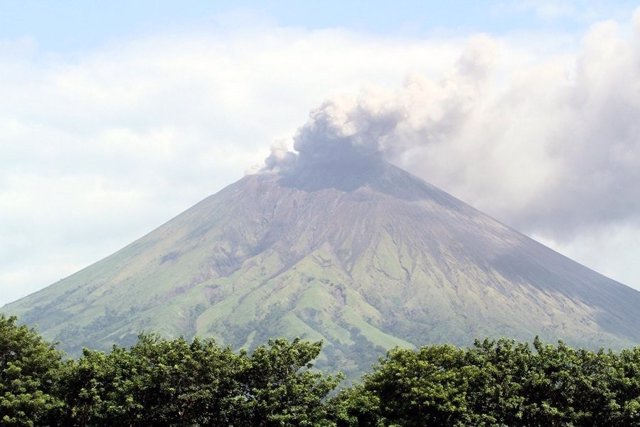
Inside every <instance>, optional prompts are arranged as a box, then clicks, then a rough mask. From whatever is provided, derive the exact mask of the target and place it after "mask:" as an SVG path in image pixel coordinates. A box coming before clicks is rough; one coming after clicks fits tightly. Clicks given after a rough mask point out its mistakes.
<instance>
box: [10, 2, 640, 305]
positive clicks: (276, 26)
mask: <svg viewBox="0 0 640 427" xmlns="http://www.w3.org/2000/svg"><path fill="white" fill-rule="evenodd" d="M635 7H636V6H635V5H634V4H633V3H632V2H624V1H619V2H611V1H608V2H604V1H602V2H598V1H589V2H587V1H556V2H551V1H544V0H542V1H525V0H520V1H518V0H514V1H494V2H472V1H455V0H454V1H449V2H446V3H442V2H435V1H433V2H432V1H395V2H375V1H366V2H365V1H352V2H342V1H340V2H338V1H322V2H320V1H309V2H295V1H263V2H256V1H235V2H224V1H218V2H210V1H182V2H169V1H135V2H124V1H111V2H103V1H84V2H70V1H68V2H65V1H57V2H50V1H28V0H27V1H10V0H0V305H3V304H5V303H8V302H10V301H13V300H16V299H18V298H20V297H22V296H25V295H27V294H29V293H31V292H34V291H36V290H38V289H40V288H43V287H45V286H47V285H50V284H52V283H54V282H56V281H57V280H60V279H62V278H64V277H66V276H68V275H69V274H72V273H74V272H75V271H78V270H79V269H81V268H83V267H86V266H88V265H90V264H91V263H93V262H95V261H97V260H99V259H101V258H103V257H105V256H107V255H109V254H111V253H113V252H115V251H116V250H118V249H120V248H121V247H123V246H125V245H126V244H128V243H130V242H132V241H133V240H135V239H137V238H139V237H141V236H142V235H144V234H146V233H147V232H149V231H151V230H152V229H154V228H155V227H157V226H159V225H161V224H162V223H164V222H165V221H167V220H169V219H170V218H172V217H173V216H175V215H177V214H179V213H180V212H182V211H184V210H185V209H187V208H188V207H190V206H192V205H193V204H195V203H196V202H198V201H199V200H201V199H203V198H205V197H207V196H208V195H210V194H213V193H215V192H217V191H218V190H220V189H222V188H223V187H224V186H226V185H228V184H230V183H232V182H234V181H235V180H237V179H239V178H241V177H242V176H243V175H244V174H246V173H255V172H256V171H258V170H260V168H261V167H263V165H264V160H265V158H267V157H269V158H271V159H274V158H276V159H280V158H282V155H283V153H286V152H287V151H290V150H293V149H294V141H295V140H296V137H297V138H298V140H300V135H301V134H302V133H303V132H304V130H305V129H308V128H309V126H310V124H313V123H317V122H322V123H329V124H330V125H331V128H332V129H336V130H337V131H338V132H341V133H342V134H345V135H347V134H348V135H349V137H350V138H351V137H353V138H355V139H354V140H356V141H361V144H363V145H367V144H371V145H370V146H371V147H373V148H372V149H375V150H377V151H379V152H380V153H382V154H383V155H384V156H385V157H386V158H387V159H388V160H389V161H391V162H393V163H394V164H396V165H398V166H401V167H403V168H405V169H407V170H409V171H410V172H412V173H414V174H416V175H418V176H420V177H421V178H423V179H425V180H426V181H428V182H430V183H432V184H434V185H437V186H439V187H440V188H442V189H444V190H445V191H448V192H450V193H451V194H453V195H455V196H456V197H458V198H460V199H462V200H464V201H466V202H467V203H470V204H471V205H473V206H475V207H476V208H478V209H480V210H482V211H484V212H485V213H488V214H489V215H491V216H493V217H495V218H497V219H498V220H500V221H502V222H504V223H506V224H507V225H510V226H512V227H514V228H516V229H518V230H520V231H521V232H524V233H525V234H527V235H529V236H532V237H534V238H536V239H538V240H540V241H541V242H543V243H545V244H547V245H549V246H551V247H552V248H554V249H556V250H558V251H559V252H561V253H563V254H564V255H567V256H569V257H571V258H573V259H575V260H577V261H579V262H581V263H583V264H585V265H587V266H588V267H590V268H592V269H595V270H596V271H598V272H601V273H603V274H605V275H608V276H609V277H611V278H613V279H615V280H618V281H621V282H622V283H625V284H627V285H629V286H632V287H635V288H638V289H640V262H638V261H639V260H640V185H639V184H640V120H638V119H639V118H640V10H636V9H635ZM381 124H384V126H381ZM367 146H369V145H367ZM274 156H275V157H274Z"/></svg>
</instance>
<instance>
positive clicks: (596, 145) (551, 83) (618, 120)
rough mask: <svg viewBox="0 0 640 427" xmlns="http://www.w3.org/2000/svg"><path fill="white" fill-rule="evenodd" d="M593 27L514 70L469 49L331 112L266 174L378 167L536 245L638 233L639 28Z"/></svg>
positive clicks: (494, 50)
mask: <svg viewBox="0 0 640 427" xmlns="http://www.w3.org/2000/svg"><path fill="white" fill-rule="evenodd" d="M633 29H634V31H633V32H632V33H631V35H625V32H623V31H621V30H620V29H618V28H617V26H616V24H614V23H611V22H608V23H604V24H599V25H597V26H594V27H593V28H592V29H591V30H590V32H589V33H588V34H587V36H586V37H585V38H584V40H583V43H582V46H581V48H580V50H579V51H578V52H577V53H576V54H574V55H573V56H570V57H567V56H558V57H552V58H548V57H545V58H543V59H538V60H536V59H535V58H534V59H532V60H530V61H528V62H525V63H524V65H523V64H522V63H519V64H517V66H514V65H513V64H511V63H510V62H509V54H510V51H511V50H510V49H511V48H510V47H509V46H506V45H504V44H501V43H500V42H499V41H497V40H494V39H491V38H490V37H486V36H482V37H476V38H473V39H472V40H470V41H469V44H468V47H467V49H466V50H465V51H464V52H463V53H462V54H461V56H460V58H459V60H458V62H457V64H456V66H455V67H454V68H453V69H452V70H451V71H450V72H449V73H448V74H446V75H444V76H442V77H441V78H440V79H437V80H434V79H429V78H426V77H415V76H414V77H412V78H410V79H408V80H407V82H406V84H405V85H404V87H403V88H401V89H400V90H397V91H384V90H382V89H381V90H378V91H369V92H366V93H362V94H361V95H360V96H359V97H357V98H355V99H340V100H333V101H327V102H325V103H324V104H323V105H321V106H320V107H319V108H318V109H317V110H315V111H313V112H312V113H311V115H310V118H309V120H308V122H307V123H306V124H305V125H303V126H302V127H301V128H300V129H299V130H298V132H297V134H296V135H295V137H294V141H293V149H294V150H295V153H293V152H284V153H283V152H281V151H280V152H274V153H273V154H272V155H271V156H270V157H269V159H268V160H267V164H266V169H268V170H277V169H280V170H282V169H285V168H291V167H297V166H301V165H309V164H315V165H323V164H325V165H328V164H332V165H335V164H341V163H345V164H346V163H349V162H353V161H355V160H356V159H362V158H367V157H371V158H382V159H385V160H388V161H391V162H393V163H395V164H397V165H398V166H400V167H403V168H405V169H408V170H409V171H411V172H412V173H414V174H416V175H418V176H420V177H422V178H424V179H425V180H426V181H429V182H431V183H433V184H435V185H437V186H439V187H441V188H443V189H445V190H447V191H449V192H451V193H453V194H454V195H456V196H457V197H460V198H461V199H463V200H465V201H467V202H469V203H471V204H473V205H475V206H476V207H478V208H480V209H482V210H484V211H486V212H488V213H490V214H492V215H494V216H496V217H498V218H499V219H501V220H503V221H505V222H507V223H509V224H510V225H513V226H515V227H517V228H519V229H522V230H523V231H526V232H529V233H542V234H544V235H547V236H551V237H553V238H560V239H562V238H570V237H571V236H573V235H574V234H575V233H577V232H581V231H584V230H585V229H586V228H594V227H595V228H598V227H606V226H608V225H610V224H614V223H625V224H640V66H638V64H640V19H639V18H638V16H636V17H635V18H634V23H633Z"/></svg>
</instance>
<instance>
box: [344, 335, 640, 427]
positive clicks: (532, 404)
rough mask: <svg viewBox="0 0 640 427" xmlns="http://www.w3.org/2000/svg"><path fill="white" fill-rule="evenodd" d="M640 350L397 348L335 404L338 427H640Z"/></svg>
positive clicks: (508, 344)
mask: <svg viewBox="0 0 640 427" xmlns="http://www.w3.org/2000/svg"><path fill="white" fill-rule="evenodd" d="M639 403H640V348H634V349H630V350H624V351H622V352H621V353H613V352H605V351H599V352H597V353H596V352H591V351H587V350H582V349H580V350H575V349H572V348H570V347H567V346H566V345H564V344H563V343H561V342H560V343H559V344H558V345H557V346H553V345H548V344H543V343H542V342H541V341H540V340H538V339H537V338H536V340H535V341H534V344H533V348H532V347H531V346H529V345H528V344H526V343H517V342H515V341H512V340H506V339H501V340H498V341H489V340H485V341H476V343H475V345H474V347H472V348H470V349H467V350H461V349H458V348H455V347H452V346H447V345H436V346H429V347H423V348H422V349H420V350H419V351H413V350H400V349H396V350H393V351H391V352H389V353H388V355H387V357H386V358H385V359H383V360H381V362H380V363H379V364H378V365H377V366H376V367H374V369H373V372H371V373H370V374H367V375H365V376H364V378H363V381H362V384H360V385H358V386H357V387H355V388H352V389H348V390H345V391H343V392H341V393H340V394H339V395H338V396H337V397H336V398H335V399H334V402H333V406H334V407H335V408H337V409H336V411H335V412H334V414H333V416H334V420H335V421H336V423H337V424H338V425H353V426H355V425H366V426H378V425H385V426H386V425H402V426H418V425H460V426H462V425H487V426H489V425H491V426H565V425H574V426H594V425H603V426H604V425H606V426H628V425H640V404H639Z"/></svg>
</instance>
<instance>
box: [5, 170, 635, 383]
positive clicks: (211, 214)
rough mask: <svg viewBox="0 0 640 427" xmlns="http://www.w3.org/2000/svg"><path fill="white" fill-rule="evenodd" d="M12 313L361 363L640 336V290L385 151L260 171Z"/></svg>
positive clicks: (91, 339)
mask: <svg viewBox="0 0 640 427" xmlns="http://www.w3.org/2000/svg"><path fill="white" fill-rule="evenodd" d="M2 311H3V312H6V313H10V314H17V315H19V316H20V318H21V320H22V321H24V322H26V323H29V324H32V325H37V327H38V329H39V330H40V332H41V333H42V334H43V335H44V336H45V337H47V338H49V339H53V340H56V341H59V342H60V344H61V346H62V347H63V348H64V349H66V350H67V351H69V352H70V353H72V354H75V353H77V352H78V351H79V350H80V349H81V348H82V347H83V346H87V347H93V348H108V347H109V346H110V345H111V344H113V343H119V344H127V343H129V342H132V341H133V340H135V337H136V335H137V334H138V333H139V332H140V331H143V330H144V331H156V332H159V333H161V334H163V335H165V336H168V337H176V336H180V335H182V336H185V337H192V336H195V335H198V336H207V337H215V338H216V339H218V340H219V341H221V342H223V343H225V344H229V345H231V346H232V347H234V348H240V347H244V348H252V347H253V346H255V345H257V344H260V343H263V342H265V341H266V340H267V339H268V338H271V337H280V336H286V337H290V338H293V337H302V338H305V339H309V340H323V341H324V345H325V348H324V351H323V354H322V356H321V360H320V361H319V366H323V365H324V366H329V367H332V368H333V369H340V370H343V371H347V372H348V373H349V372H351V373H356V372H360V371H362V370H364V369H367V368H368V366H369V364H370V363H371V362H373V361H375V360H376V358H377V357H378V356H380V355H382V354H383V352H384V351H385V350H386V349H389V348H391V347H394V346H407V347H410V346H419V345H423V344H428V343H443V342H449V343H454V344H460V345H466V344H470V343H472V342H473V340H474V339H475V338H484V337H503V336H506V337H513V338H518V339H526V340H531V339H532V338H533V337H534V336H535V335H539V336H541V337H542V338H544V339H547V340H557V339H562V340H564V341H566V342H568V343H570V344H574V345H581V346H587V347H600V346H605V347H621V346H627V345H631V344H638V343H640V292H637V291H635V290H633V289H631V288H628V287H626V286H624V285H622V284H620V283H617V282H615V281H613V280H610V279H608V278H606V277H604V276H602V275H600V274H598V273H596V272H594V271H591V270H589V269H588V268H586V267H584V266H582V265H580V264H577V263H575V262H573V261H571V260H570V259H568V258H566V257H564V256H562V255H560V254H558V253H556V252H554V251H552V250H551V249H549V248H547V247H545V246H543V245H541V244H539V243H537V242H535V241H533V240H531V239H529V238H527V237H525V236H523V235H522V234H519V233H518V232H516V231H514V230H512V229H510V228H508V227H506V226H505V225H503V224H500V223H499V222H497V221H495V220H493V219H492V218H490V217H488V216H486V215H484V214H483V213H481V212H479V211H477V210H475V209H473V208H472V207H470V206H468V205H466V204H465V203H463V202H461V201H460V200H457V199H456V198H454V197H452V196H450V195H449V194H447V193H445V192H443V191H441V190H439V189H437V188H435V187H433V186H431V185H429V184H427V183H425V182H423V181H421V180H419V179H418V178H416V177H414V176H412V175H410V174H408V173H406V172H404V171H402V170H400V169H398V168H396V167H394V166H392V165H390V164H388V163H385V162H383V161H382V160H379V159H377V158H371V159H365V160H362V161H361V162H355V163H353V162H351V163H349V164H331V165H329V164H327V165H300V166H299V167H297V168H294V169H292V170H290V171H288V172H286V173H280V174H275V173H273V174H267V173H264V174H257V175H251V176H247V177H245V178H243V179H241V180H240V181H238V182H236V183H234V184H232V185H230V186H228V187H227V188H225V189H223V190H222V191H220V192H219V193H217V194H215V195H213V196H210V197H209V198H207V199H205V200H203V201H202V202H200V203H198V204H197V205H196V206H194V207H192V208H191V209H189V210H187V211H186V212H184V213H182V214H180V215H179V216H177V217H176V218H174V219H172V220H171V221H169V222H167V223H166V224H164V225H163V226H161V227H159V228H158V229H156V230H154V231H152V232H151V233H149V234H148V235H146V236H144V237H142V238H141V239H139V240H137V241H135V242H133V243H132V244H130V245H129V246H127V247H125V248H124V249H122V250H120V251H118V252H116V253H114V254H113V255H111V256H109V257H107V258H105V259H103V260H101V261H99V262H97V263H95V264H93V265H91V266H89V267H87V268H85V269H84V270H82V271H79V272H78V273H76V274H74V275H72V276H70V277H68V278H66V279H64V280H61V281H60V282H58V283H55V284H53V285H51V286H49V287H48V288H45V289H43V290H41V291H40V292H37V293H35V294H33V295H30V296H28V297H26V298H23V299H22V300H20V301H17V302H15V303H13V304H9V305H7V306H5V307H4V308H3V309H2Z"/></svg>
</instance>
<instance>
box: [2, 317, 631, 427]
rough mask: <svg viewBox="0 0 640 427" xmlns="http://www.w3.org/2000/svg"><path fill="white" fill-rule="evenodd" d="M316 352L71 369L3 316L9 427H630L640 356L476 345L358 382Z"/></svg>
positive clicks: (165, 352) (202, 355)
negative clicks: (322, 362)
mask: <svg viewBox="0 0 640 427" xmlns="http://www.w3.org/2000/svg"><path fill="white" fill-rule="evenodd" d="M321 349H322V344H321V343H320V342H306V341H302V340H299V339H295V340H292V341H288V340H284V339H274V340H271V341H269V343H268V344H265V345H262V346H260V347H257V348H256V349H254V350H253V351H251V352H247V351H244V350H238V351H234V350H233V349H231V348H229V347H226V346H223V345H220V344H218V343H216V342H215V341H214V340H211V339H194V340H193V341H191V342H188V341H186V340H184V339H180V338H178V339H164V338H161V337H159V336H157V335H153V334H145V335H141V336H140V337H139V339H138V341H137V343H135V344H134V345H133V346H131V347H130V348H123V347H118V346H115V347H113V349H112V350H111V351H110V352H108V353H105V352H101V351H95V350H89V349H85V350H84V352H83V354H82V355H81V356H80V357H78V358H75V359H70V358H67V357H65V356H64V354H62V353H61V352H60V351H58V350H57V349H56V347H55V345H54V344H53V343H50V342H47V341H46V340H44V339H43V338H42V337H41V336H40V335H39V334H38V333H37V332H35V331H34V330H33V329H30V328H28V327H27V326H24V325H20V324H19V322H18V320H17V319H16V318H15V317H6V316H2V315H0V424H1V425H6V426H14V425H15V426H43V425H44V426H46V425H52V426H58V425H64V426H111V425H122V426H149V425H155V426H174V425H175V426H199V425H202V426H208V425H214V426H393V425H395V426H428V425H438V426H440V425H446V426H468V425H475V426H560V425H562V426H565V425H571V426H633V425H640V347H636V348H630V349H625V350H622V351H615V352H614V351H610V350H600V351H591V350H587V349H574V348H571V347H569V346H567V345H565V344H563V343H562V342H559V343H557V344H548V343H543V342H541V341H540V340H539V339H537V338H536V339H535V340H534V341H533V342H532V343H528V342H518V341H514V340H509V339H498V340H488V339H485V340H477V341H476V342H475V343H474V345H473V346H470V347H468V348H459V347H455V346H452V345H427V346H424V347H422V348H419V349H415V350H414V349H400V348H396V349H392V350H390V351H389V352H388V353H387V355H386V356H385V357H383V358H381V359H380V360H379V361H378V362H377V363H376V364H374V366H373V367H372V368H371V370H370V371H369V372H367V373H366V374H364V375H363V376H362V378H361V379H360V380H359V381H356V382H354V383H353V384H347V383H345V382H344V381H343V376H342V375H341V374H340V373H335V374H327V373H324V372H320V371H318V370H316V369H314V365H313V362H314V360H315V359H316V358H317V356H318V355H319V353H320V351H321Z"/></svg>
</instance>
